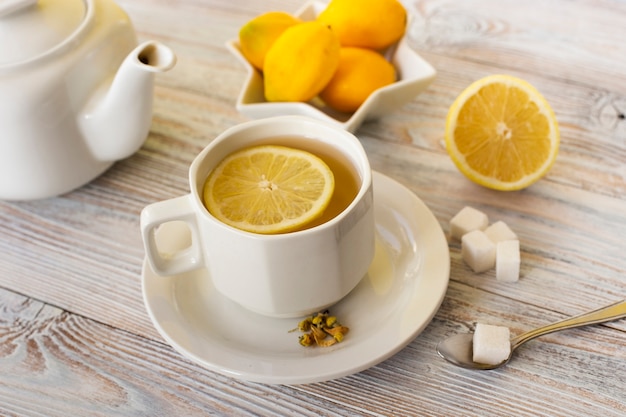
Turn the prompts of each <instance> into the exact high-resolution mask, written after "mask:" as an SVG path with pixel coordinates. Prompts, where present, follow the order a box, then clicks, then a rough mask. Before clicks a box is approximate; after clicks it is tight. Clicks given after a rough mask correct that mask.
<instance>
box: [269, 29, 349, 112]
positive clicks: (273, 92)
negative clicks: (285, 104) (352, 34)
mask: <svg viewBox="0 0 626 417" xmlns="http://www.w3.org/2000/svg"><path fill="white" fill-rule="evenodd" d="M339 49H340V46H339V40H338V38H337V36H336V35H335V34H334V33H333V31H332V30H331V29H330V27H328V26H327V25H324V24H322V23H320V22H318V21H309V22H304V23H300V24H298V25H295V26H292V27H290V28H288V29H287V30H285V31H284V32H283V34H282V35H280V37H279V38H278V39H276V41H275V42H274V44H273V45H272V47H271V48H270V50H269V51H268V52H267V55H266V56H265V64H264V66H263V79H264V87H265V98H266V100H267V101H309V100H311V99H312V98H313V97H315V96H317V95H318V94H319V92H320V91H322V89H323V88H324V87H325V86H326V84H327V83H328V82H329V81H330V79H331V77H332V76H333V74H334V73H335V70H336V69H337V65H339Z"/></svg>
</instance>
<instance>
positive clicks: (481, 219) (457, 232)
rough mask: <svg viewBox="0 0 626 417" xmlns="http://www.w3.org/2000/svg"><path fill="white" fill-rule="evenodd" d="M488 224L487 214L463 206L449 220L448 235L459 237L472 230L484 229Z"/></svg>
mask: <svg viewBox="0 0 626 417" xmlns="http://www.w3.org/2000/svg"><path fill="white" fill-rule="evenodd" d="M487 225H489V219H488V218H487V215H486V214H485V213H483V212H482V211H480V210H476V209H475V208H473V207H469V206H466V207H463V208H462V209H461V211H459V212H458V213H457V214H456V215H455V216H454V217H453V218H452V220H450V236H451V237H453V238H457V239H461V238H462V237H463V235H464V234H466V233H469V232H471V231H473V230H484V229H485V228H486V227H487Z"/></svg>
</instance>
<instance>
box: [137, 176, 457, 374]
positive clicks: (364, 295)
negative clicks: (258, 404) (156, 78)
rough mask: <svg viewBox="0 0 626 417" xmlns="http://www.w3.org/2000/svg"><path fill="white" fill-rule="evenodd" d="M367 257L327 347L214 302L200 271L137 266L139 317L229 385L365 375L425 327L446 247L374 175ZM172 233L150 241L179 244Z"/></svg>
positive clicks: (407, 202) (435, 228)
mask: <svg viewBox="0 0 626 417" xmlns="http://www.w3.org/2000/svg"><path fill="white" fill-rule="evenodd" d="M373 178H374V204H375V218H376V231H377V233H376V236H377V239H376V255H375V258H374V261H373V263H372V266H371V267H370V270H369V272H368V274H367V275H366V276H365V277H364V278H363V281H361V283H359V285H358V286H357V287H356V288H355V289H354V290H353V291H352V292H351V293H350V294H348V295H347V296H346V298H344V299H343V300H342V301H340V302H339V303H338V304H336V305H334V306H333V307H331V308H330V312H331V313H332V314H334V315H336V316H337V317H338V318H339V320H340V321H341V322H342V324H344V325H346V326H348V327H349V328H350V332H349V333H348V334H347V336H346V338H345V339H344V341H343V342H342V343H339V344H336V345H334V346H332V347H328V348H320V347H308V348H305V347H302V346H300V344H299V343H298V336H299V334H300V333H299V332H293V333H290V332H289V330H291V329H293V328H295V327H296V326H297V324H298V319H274V318H268V317H264V316H259V315H256V314H254V313H251V312H249V311H247V310H245V309H243V308H242V307H240V306H239V305H237V304H235V303H233V302H231V301H230V300H228V299H226V298H225V297H223V296H221V295H220V294H219V293H217V291H215V289H214V288H213V286H212V284H211V280H210V277H208V276H207V272H206V271H205V270H200V271H195V272H191V273H186V274H182V275H179V276H174V277H160V276H157V275H156V274H154V272H152V270H151V269H150V267H149V266H148V264H147V263H146V262H144V266H143V273H142V283H143V295H144V302H145V304H146V308H147V310H148V314H149V315H150V317H151V319H152V321H153V323H154V325H155V327H156V328H157V330H158V331H159V333H160V334H161V335H162V336H163V337H164V338H165V340H166V341H167V342H168V343H169V344H171V345H172V346H173V347H174V349H176V350H177V351H178V352H180V353H181V354H182V355H183V356H185V357H187V358H189V359H191V360H192V361H194V362H197V363H198V364H200V365H202V366H204V367H206V368H208V369H211V370H213V371H216V372H220V373H222V374H225V375H228V376H231V377H233V378H238V379H243V380H248V381H256V382H262V383H269V384H304V383H313V382H319V381H325V380H329V379H333V378H339V377H342V376H346V375H350V374H353V373H356V372H360V371H362V370H365V369H367V368H369V367H371V366H374V365H376V364H378V363H380V362H382V361H383V360H385V359H387V358H389V357H390V356H392V355H394V354H395V353H396V352H398V351H399V350H401V349H402V348H403V347H405V346H406V345H407V344H409V343H410V342H411V341H412V340H413V339H414V338H415V337H416V336H417V335H418V334H419V333H420V332H421V331H422V330H423V329H424V328H425V327H426V326H427V325H428V323H429V322H430V321H431V319H432V318H433V316H434V315H435V313H436V312H437V310H438V309H439V306H440V305H441V302H442V301H443V298H444V295H445V293H446V290H447V287H448V279H449V274H450V256H449V253H448V244H447V241H446V239H445V236H444V234H443V231H442V230H441V227H440V226H439V223H438V222H437V220H436V218H435V217H434V216H433V214H432V213H431V212H430V210H429V209H428V208H427V207H426V205H424V203H423V202H422V201H421V200H420V199H419V198H418V197H417V196H416V195H415V194H413V193H412V192H411V191H410V190H408V189H407V188H405V187H404V186H402V185H401V184H399V183H397V182H396V181H394V180H392V179H391V178H389V177H387V176H385V175H382V174H380V173H377V172H374V175H373ZM187 232H188V231H187V230H186V229H185V226H183V227H182V228H181V226H180V224H178V225H176V226H173V227H169V228H168V229H166V231H165V232H163V233H159V236H158V239H164V240H168V242H169V244H170V245H171V244H172V242H177V241H179V242H181V244H182V241H184V240H186V239H187V237H186V236H187Z"/></svg>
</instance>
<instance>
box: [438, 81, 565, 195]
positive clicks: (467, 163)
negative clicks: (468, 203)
mask: <svg viewBox="0 0 626 417" xmlns="http://www.w3.org/2000/svg"><path fill="white" fill-rule="evenodd" d="M445 138H446V147H447V150H448V153H449V154H450V157H451V158H452V160H453V161H454V163H455V164H456V166H457V167H458V169H459V170H460V171H461V172H462V173H463V174H465V175H466V176H467V177H468V178H469V179H471V180H472V181H474V182H476V183H478V184H480V185H483V186H485V187H489V188H493V189H496V190H519V189H522V188H525V187H527V186H529V185H531V184H533V183H534V182H536V181H537V180H539V179H540V178H541V177H543V176H544V175H545V174H546V172H548V170H549V169H550V168H551V167H552V164H553V163H554V161H555V160H556V155H557V153H558V149H559V128H558V123H557V120H556V117H555V115H554V112H553V111H552V108H551V107H550V105H549V104H548V102H547V101H546V100H545V99H544V98H543V96H542V95H541V93H539V91H537V90H536V89H535V88H534V87H533V86H532V85H531V84H529V83H528V82H526V81H524V80H521V79H519V78H516V77H512V76H508V75H491V76H488V77H485V78H483V79H480V80H478V81H476V82H474V83H473V84H471V85H470V86H469V87H467V88H466V89H465V90H464V91H463V92H462V93H461V94H460V95H459V96H458V97H457V99H456V100H455V101H454V103H453V104H452V106H451V107H450V110H449V112H448V117H447V120H446V131H445Z"/></svg>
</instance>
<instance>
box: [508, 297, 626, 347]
mask: <svg viewBox="0 0 626 417" xmlns="http://www.w3.org/2000/svg"><path fill="white" fill-rule="evenodd" d="M623 317H626V300H622V301H618V302H617V303H615V304H611V305H608V306H606V307H602V308H599V309H597V310H594V311H591V312H589V313H584V314H581V315H578V316H574V317H571V318H568V319H565V320H562V321H559V322H556V323H552V324H548V325H547V326H543V327H540V328H538V329H534V330H530V331H528V332H526V333H523V334H521V335H519V336H516V337H514V338H513V339H511V348H512V349H515V348H517V347H518V346H519V345H521V344H522V343H525V342H528V341H529V340H531V339H534V338H535V337H539V336H543V335H545V334H548V333H552V332H556V331H557V330H565V329H572V328H574V327H581V326H587V325H590V324H598V323H604V322H607V321H611V320H617V319H621V318H623Z"/></svg>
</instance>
